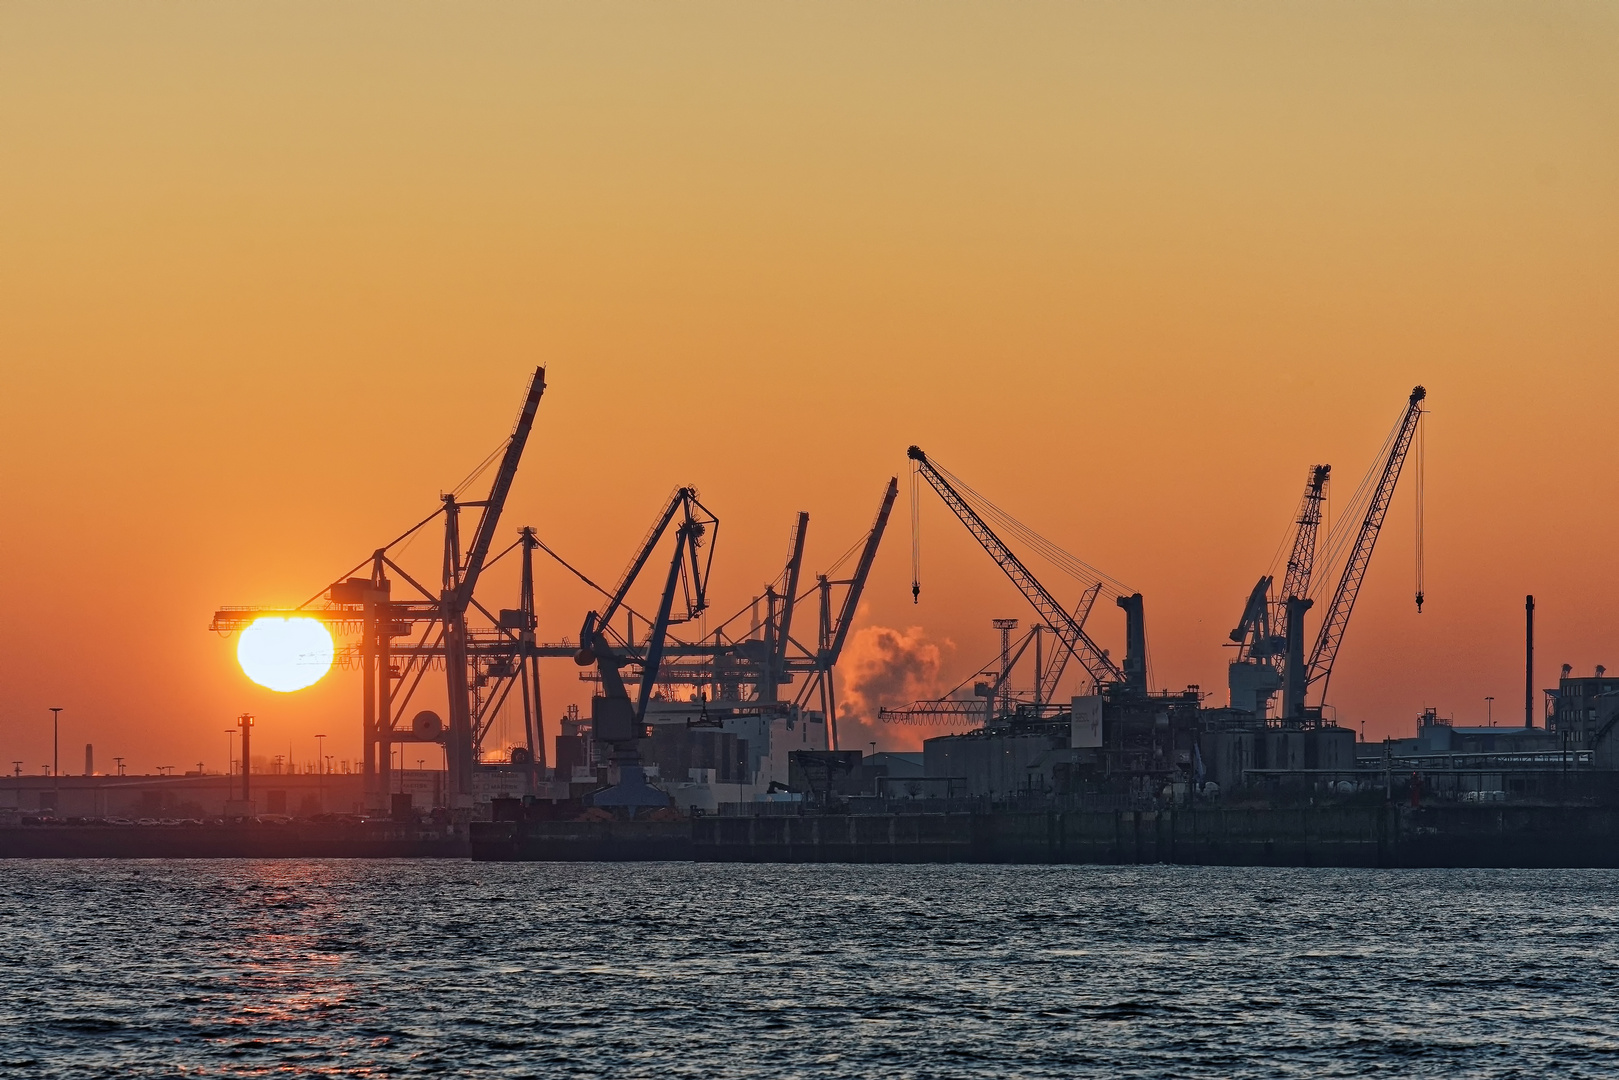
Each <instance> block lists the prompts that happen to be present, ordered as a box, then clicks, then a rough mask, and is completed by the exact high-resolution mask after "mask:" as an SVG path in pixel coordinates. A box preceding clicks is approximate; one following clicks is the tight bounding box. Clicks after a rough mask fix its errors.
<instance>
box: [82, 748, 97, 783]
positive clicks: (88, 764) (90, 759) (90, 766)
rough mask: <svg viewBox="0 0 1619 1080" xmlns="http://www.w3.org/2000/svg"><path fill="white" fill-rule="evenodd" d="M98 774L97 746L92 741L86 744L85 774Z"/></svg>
mask: <svg viewBox="0 0 1619 1080" xmlns="http://www.w3.org/2000/svg"><path fill="white" fill-rule="evenodd" d="M95 774H96V748H95V747H94V746H92V745H91V744H90V743H85V744H84V775H86V776H94V775H95Z"/></svg>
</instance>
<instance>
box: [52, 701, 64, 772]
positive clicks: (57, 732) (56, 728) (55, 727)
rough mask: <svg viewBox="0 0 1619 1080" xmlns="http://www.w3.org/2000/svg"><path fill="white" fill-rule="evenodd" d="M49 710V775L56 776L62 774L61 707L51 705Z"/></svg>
mask: <svg viewBox="0 0 1619 1080" xmlns="http://www.w3.org/2000/svg"><path fill="white" fill-rule="evenodd" d="M50 710H51V775H52V776H58V775H60V774H61V772H62V739H61V730H62V726H61V719H62V706H60V705H52V706H50Z"/></svg>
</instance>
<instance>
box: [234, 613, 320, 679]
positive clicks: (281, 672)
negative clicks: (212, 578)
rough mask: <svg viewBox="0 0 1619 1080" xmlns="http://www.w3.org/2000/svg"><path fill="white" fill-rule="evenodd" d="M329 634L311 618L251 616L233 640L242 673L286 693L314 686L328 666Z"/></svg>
mask: <svg viewBox="0 0 1619 1080" xmlns="http://www.w3.org/2000/svg"><path fill="white" fill-rule="evenodd" d="M336 652H337V649H336V646H334V645H333V644H332V635H331V632H330V631H329V630H327V629H326V627H324V626H322V625H321V624H320V622H319V621H317V620H315V619H305V618H292V619H280V618H271V617H268V616H267V617H265V618H262V619H254V620H253V623H252V625H251V626H249V627H248V628H247V629H246V630H243V631H242V638H241V640H240V641H239V642H237V644H236V662H237V663H238V664H240V665H242V673H243V674H244V675H246V676H247V677H248V678H249V679H252V680H253V681H254V682H256V683H258V684H259V685H260V686H262V687H265V688H266V689H269V690H275V691H277V692H279V693H283V694H290V693H292V691H294V690H302V689H303V688H304V687H306V686H314V685H315V684H316V683H318V682H320V680H321V678H322V677H323V676H324V675H325V674H326V673H327V672H328V671H330V670H332V658H333V657H334V656H335V655H336Z"/></svg>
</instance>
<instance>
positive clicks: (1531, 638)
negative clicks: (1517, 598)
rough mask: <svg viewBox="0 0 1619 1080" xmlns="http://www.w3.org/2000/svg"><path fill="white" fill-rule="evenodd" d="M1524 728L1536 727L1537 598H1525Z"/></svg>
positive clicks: (1531, 596) (1530, 596)
mask: <svg viewBox="0 0 1619 1080" xmlns="http://www.w3.org/2000/svg"><path fill="white" fill-rule="evenodd" d="M1523 726H1524V727H1526V728H1532V727H1534V726H1535V598H1534V596H1533V594H1531V595H1529V596H1526V597H1524V598H1523Z"/></svg>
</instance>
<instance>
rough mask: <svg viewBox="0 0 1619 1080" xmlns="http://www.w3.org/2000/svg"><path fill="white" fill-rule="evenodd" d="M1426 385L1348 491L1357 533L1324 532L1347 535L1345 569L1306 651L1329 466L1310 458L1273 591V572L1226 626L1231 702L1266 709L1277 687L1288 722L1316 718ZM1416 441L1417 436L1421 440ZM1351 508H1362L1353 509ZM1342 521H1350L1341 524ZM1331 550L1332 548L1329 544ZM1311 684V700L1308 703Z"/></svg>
mask: <svg viewBox="0 0 1619 1080" xmlns="http://www.w3.org/2000/svg"><path fill="white" fill-rule="evenodd" d="M1426 398H1427V391H1426V390H1425V389H1424V388H1423V387H1421V386H1418V387H1415V388H1414V389H1412V391H1411V394H1410V396H1409V397H1408V398H1407V400H1406V407H1405V410H1404V411H1403V412H1402V413H1401V415H1400V418H1399V420H1398V421H1397V422H1396V423H1395V425H1394V429H1393V430H1392V431H1391V432H1390V433H1389V435H1388V437H1387V439H1385V441H1384V444H1383V447H1382V449H1380V450H1379V452H1378V456H1377V458H1376V460H1375V461H1374V462H1373V464H1372V468H1371V470H1370V471H1369V472H1368V473H1367V476H1366V479H1365V480H1363V481H1362V483H1361V487H1360V489H1359V490H1357V492H1356V493H1355V497H1354V498H1353V499H1351V513H1350V514H1349V515H1348V516H1347V517H1346V519H1345V521H1346V523H1347V522H1350V521H1355V520H1356V519H1357V518H1358V520H1359V525H1358V527H1356V530H1355V533H1354V540H1353V542H1352V543H1349V541H1348V539H1347V536H1348V534H1347V532H1340V531H1339V530H1337V529H1335V530H1334V531H1333V535H1332V536H1330V537H1328V539H1327V546H1328V548H1329V549H1331V550H1342V549H1343V546H1344V545H1345V544H1346V543H1349V546H1348V548H1347V554H1346V557H1345V558H1344V562H1343V571H1342V573H1341V575H1340V576H1339V578H1338V581H1337V584H1336V586H1335V588H1334V590H1333V593H1332V598H1331V600H1330V601H1329V602H1328V604H1327V607H1326V611H1325V614H1324V615H1323V617H1322V621H1321V626H1320V629H1319V632H1318V634H1317V636H1316V639H1315V645H1314V647H1313V648H1312V649H1311V650H1310V652H1309V654H1308V656H1306V654H1305V628H1304V621H1305V614H1306V612H1308V611H1309V610H1310V609H1311V608H1312V607H1313V606H1314V605H1315V598H1314V597H1312V596H1311V592H1312V591H1313V588H1314V586H1315V584H1316V581H1315V578H1314V573H1315V565H1316V555H1317V549H1318V546H1319V545H1318V534H1319V529H1320V525H1321V510H1322V503H1323V500H1324V496H1325V491H1326V485H1327V481H1328V479H1329V478H1330V475H1331V466H1329V465H1315V466H1312V467H1311V469H1310V474H1309V477H1308V479H1307V481H1306V483H1305V489H1304V496H1303V498H1302V499H1301V500H1300V503H1299V512H1298V516H1297V518H1296V519H1295V531H1294V534H1293V542H1292V546H1291V549H1290V554H1289V556H1288V560H1287V571H1286V576H1285V577H1284V578H1283V582H1282V587H1281V589H1280V591H1279V592H1276V593H1273V592H1272V584H1273V582H1274V578H1272V577H1271V576H1270V575H1266V576H1263V577H1261V578H1260V579H1259V581H1258V583H1257V584H1256V585H1255V586H1254V588H1253V590H1252V592H1250V593H1249V596H1248V601H1247V603H1246V604H1245V605H1244V607H1243V614H1242V619H1241V621H1240V622H1239V623H1238V624H1237V627H1236V628H1235V629H1234V630H1232V631H1231V634H1230V639H1231V641H1232V642H1234V643H1236V645H1237V646H1238V651H1237V658H1236V659H1235V660H1234V661H1233V662H1232V663H1231V666H1230V669H1229V681H1230V688H1231V705H1232V707H1233V708H1237V709H1242V710H1244V711H1248V712H1252V713H1253V714H1254V715H1255V716H1256V717H1261V718H1262V717H1264V716H1265V714H1266V713H1267V712H1268V711H1269V702H1270V699H1271V697H1272V695H1274V694H1275V693H1276V691H1277V690H1280V691H1281V694H1282V702H1281V715H1280V719H1281V720H1282V721H1284V722H1291V723H1319V722H1320V719H1321V708H1322V705H1323V704H1324V703H1325V699H1326V691H1327V684H1328V681H1329V680H1330V679H1331V677H1332V668H1333V664H1334V662H1335V661H1336V659H1337V656H1338V650H1339V648H1340V647H1341V646H1342V644H1343V638H1344V633H1345V632H1346V631H1347V629H1348V627H1349V618H1350V615H1351V614H1352V613H1353V611H1354V607H1355V600H1356V598H1357V597H1358V596H1359V594H1360V587H1361V583H1362V582H1363V581H1364V580H1365V577H1366V571H1367V568H1368V567H1369V566H1370V565H1371V558H1372V551H1373V549H1374V548H1375V547H1376V544H1377V538H1378V535H1379V534H1380V532H1381V531H1382V528H1383V520H1384V518H1385V517H1386V516H1387V514H1388V509H1389V505H1390V503H1391V502H1392V500H1393V498H1394V491H1395V488H1396V486H1397V485H1398V483H1399V480H1400V475H1401V472H1402V470H1403V468H1404V465H1405V461H1406V458H1407V456H1408V455H1409V453H1410V450H1411V447H1412V444H1413V441H1414V440H1416V439H1418V438H1419V429H1420V424H1421V421H1422V415H1423V408H1422V403H1423V401H1424V400H1426ZM1419 445H1420V443H1419ZM1420 458H1421V455H1420V454H1419V455H1418V459H1419V460H1418V470H1417V471H1418V487H1417V499H1418V504H1417V522H1418V525H1417V529H1418V540H1417V551H1418V564H1417V565H1418V570H1417V574H1418V586H1417V594H1416V597H1417V610H1418V611H1419V612H1420V611H1421V610H1422V603H1423V599H1424V597H1423V592H1422V586H1421V574H1422V567H1421V550H1422V548H1421V528H1422V526H1421V520H1422V507H1421V499H1422V487H1421V472H1422V468H1421V460H1420ZM1356 511H1361V512H1359V513H1356ZM1346 528H1347V524H1346ZM1329 554H1330V551H1329ZM1312 690H1313V691H1314V696H1315V704H1314V705H1309V704H1307V699H1308V697H1309V696H1311V693H1312Z"/></svg>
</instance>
